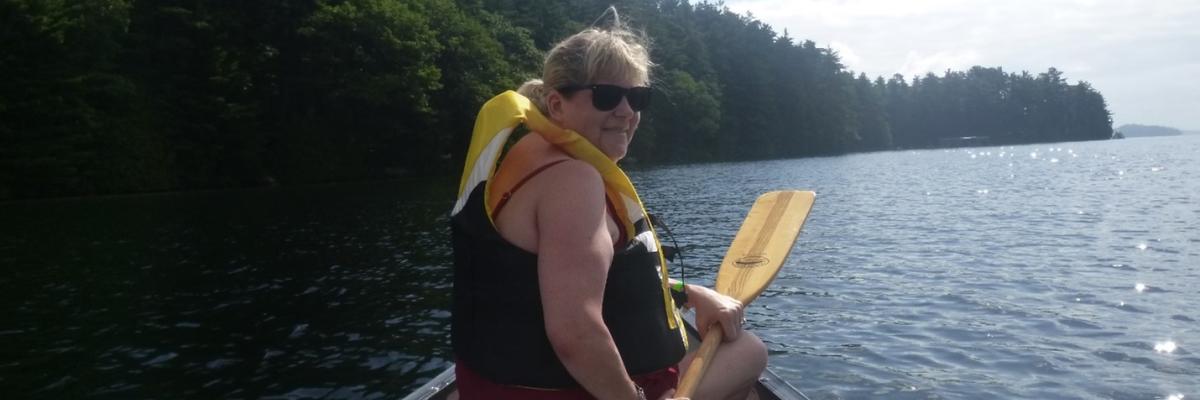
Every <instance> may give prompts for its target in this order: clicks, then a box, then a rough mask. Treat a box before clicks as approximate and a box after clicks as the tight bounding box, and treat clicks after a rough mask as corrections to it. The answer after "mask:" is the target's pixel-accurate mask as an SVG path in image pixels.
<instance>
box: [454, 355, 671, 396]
mask: <svg viewBox="0 0 1200 400" xmlns="http://www.w3.org/2000/svg"><path fill="white" fill-rule="evenodd" d="M454 374H455V375H456V377H455V380H456V382H457V384H458V398H459V399H461V400H483V399H486V400H595V397H593V396H592V395H591V394H589V393H588V392H587V390H584V389H583V388H571V389H534V388H527V387H520V386H509V385H501V384H497V383H492V382H491V381H489V380H487V378H484V377H482V376H479V374H476V373H475V372H474V371H471V370H470V369H468V368H467V367H466V366H464V365H463V363H461V362H460V363H455V365H454ZM633 382H634V383H637V385H638V386H641V387H642V390H645V391H646V398H647V399H657V398H659V397H662V395H663V393H666V392H667V391H668V390H671V389H674V388H675V386H676V385H678V384H679V366H671V367H667V368H664V369H660V370H658V371H654V372H651V373H648V374H645V375H638V376H635V377H633Z"/></svg>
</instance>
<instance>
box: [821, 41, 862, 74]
mask: <svg viewBox="0 0 1200 400" xmlns="http://www.w3.org/2000/svg"><path fill="white" fill-rule="evenodd" d="M829 48H831V49H833V50H834V51H836V52H837V55H838V58H840V59H841V60H842V65H845V66H846V67H847V68H849V69H853V70H857V69H859V66H860V65H862V57H860V56H859V55H858V53H856V52H855V51H854V49H853V48H851V47H850V46H849V45H847V44H845V43H842V42H839V41H833V42H832V43H829Z"/></svg>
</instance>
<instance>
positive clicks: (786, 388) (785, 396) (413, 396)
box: [403, 313, 809, 400]
mask: <svg viewBox="0 0 1200 400" xmlns="http://www.w3.org/2000/svg"><path fill="white" fill-rule="evenodd" d="M689 314H690V313H689ZM687 317H691V315H688V316H687ZM688 319H691V318H688ZM687 328H688V334H689V335H690V337H691V340H694V341H695V342H693V343H699V342H700V339H699V337H698V334H697V333H696V329H695V328H693V327H692V325H691V322H690V321H688V326H687ZM696 347H698V346H696ZM456 393H457V389H456V387H455V385H454V365H453V364H451V365H450V366H449V367H447V368H446V369H445V370H444V371H442V373H440V374H438V375H437V376H436V377H434V378H433V379H431V380H430V381H429V382H426V383H425V384H424V385H421V387H420V388H417V390H415V391H413V392H412V393H409V394H408V396H405V397H404V399H403V400H445V399H451V398H457V396H455V397H451V395H453V394H456ZM755 399H757V400H809V399H808V396H805V395H804V393H801V392H800V390H798V389H796V388H795V387H793V386H792V385H790V384H788V383H787V381H784V380H783V379H782V378H780V377H779V375H777V374H775V372H774V371H771V368H770V367H769V366H768V367H767V369H766V370H763V373H762V375H761V376H759V377H758V382H757V383H756V384H755V385H754V391H753V392H752V393H751V394H750V396H749V397H747V400H755Z"/></svg>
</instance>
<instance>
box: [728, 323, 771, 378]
mask: <svg viewBox="0 0 1200 400" xmlns="http://www.w3.org/2000/svg"><path fill="white" fill-rule="evenodd" d="M734 344H735V345H737V346H738V354H740V355H741V356H742V359H743V360H744V363H745V364H744V365H745V366H746V368H750V369H753V370H755V371H759V372H761V371H762V370H764V369H766V368H767V345H766V344H765V343H763V341H762V339H760V338H759V337H758V336H757V335H755V334H753V333H750V332H742V335H741V337H738V339H737V343H734Z"/></svg>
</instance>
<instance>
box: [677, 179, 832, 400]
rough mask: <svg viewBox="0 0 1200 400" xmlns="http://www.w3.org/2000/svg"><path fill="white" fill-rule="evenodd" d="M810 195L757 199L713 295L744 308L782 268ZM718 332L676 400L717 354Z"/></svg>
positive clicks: (706, 342) (688, 393)
mask: <svg viewBox="0 0 1200 400" xmlns="http://www.w3.org/2000/svg"><path fill="white" fill-rule="evenodd" d="M815 197H816V195H815V194H814V193H813V192H801V191H780V192H769V193H765V194H763V195H762V196H759V197H758V200H756V201H755V202H754V206H753V207H751V208H750V213H749V214H748V215H746V220H745V221H744V222H742V227H741V229H739V230H738V233H737V236H735V237H734V238H733V243H731V244H730V245H729V251H728V252H726V253H725V261H722V262H721V269H720V271H719V272H717V292H720V293H722V294H725V295H726V296H729V297H732V298H735V299H737V300H738V301H741V302H742V304H743V305H745V306H748V305H750V302H752V301H754V299H755V298H757V297H758V295H759V294H762V292H763V290H765V289H766V288H767V285H770V284H771V281H772V280H775V275H776V274H778V273H779V269H780V268H781V267H783V262H784V260H786V259H787V256H788V253H790V252H791V251H792V245H793V244H794V243H796V236H798V235H800V228H801V227H802V226H804V220H805V218H807V217H808V211H809V210H810V209H812V204H813V200H814V198H815ZM723 336H724V333H723V331H722V330H721V329H720V328H710V329H708V333H707V334H706V335H705V336H704V338H703V343H702V344H701V345H700V350H698V351H697V352H696V356H695V358H693V359H692V365H691V366H690V367H688V370H687V373H686V374H684V375H683V380H682V381H681V382H680V384H679V389H678V390H677V391H676V392H675V396H676V397H689V398H690V397H692V395H693V394H695V392H696V388H697V387H698V386H699V385H700V378H702V377H704V371H705V370H706V369H708V364H709V362H710V361H711V360H712V357H713V355H714V354H716V352H717V346H718V345H720V344H721V340H722V339H723Z"/></svg>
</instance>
